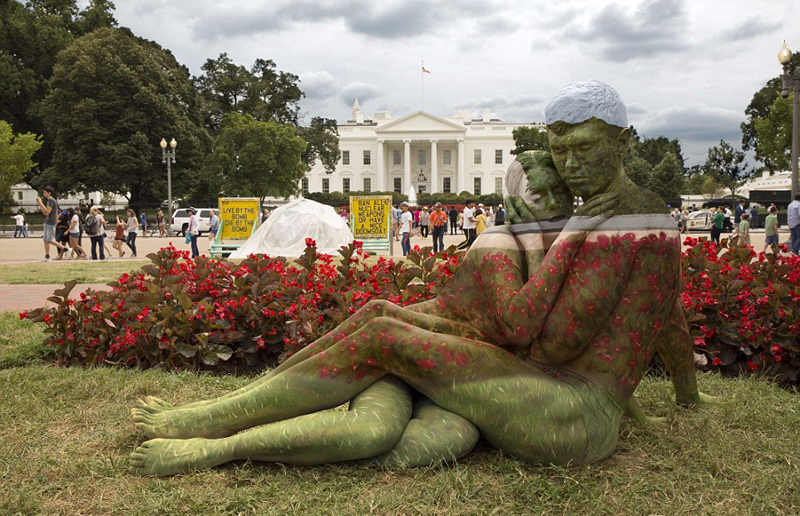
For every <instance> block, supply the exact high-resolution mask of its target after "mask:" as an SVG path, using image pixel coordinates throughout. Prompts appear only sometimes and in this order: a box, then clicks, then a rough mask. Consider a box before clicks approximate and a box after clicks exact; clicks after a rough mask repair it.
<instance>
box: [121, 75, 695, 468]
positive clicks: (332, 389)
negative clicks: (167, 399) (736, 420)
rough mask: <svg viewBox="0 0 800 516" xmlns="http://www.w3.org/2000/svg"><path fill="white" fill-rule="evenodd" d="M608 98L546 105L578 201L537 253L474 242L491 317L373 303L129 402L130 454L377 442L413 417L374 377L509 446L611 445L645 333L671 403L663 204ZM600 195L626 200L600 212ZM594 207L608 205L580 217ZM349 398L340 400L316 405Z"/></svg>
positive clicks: (144, 461)
mask: <svg viewBox="0 0 800 516" xmlns="http://www.w3.org/2000/svg"><path fill="white" fill-rule="evenodd" d="M601 86H602V87H605V86H604V85H601ZM605 88H607V87H605ZM611 91H612V92H613V90H611ZM591 93H592V92H589V94H591ZM602 93H603V95H606V94H607V91H603V92H602ZM614 95H616V92H614ZM585 96H586V92H583V91H578V95H577V97H578V98H579V100H580V98H581V97H585ZM575 97H576V96H575V95H574V94H573V99H574V98H575ZM567 100H568V101H570V99H569V98H568V99H567ZM558 101H559V99H558V96H557V97H556V99H554V102H555V103H556V107H558ZM614 102H616V104H614V105H612V109H616V108H618V107H619V106H620V105H621V102H619V101H618V98H615V99H614ZM552 106H553V103H551V106H549V107H548V109H550V107H552ZM622 109H623V116H624V106H622ZM567 111H569V110H567ZM607 111H608V108H607V106H602V105H601V106H600V107H599V108H596V107H595V109H594V111H592V113H591V116H589V117H586V118H583V119H581V120H572V119H570V118H569V117H570V116H571V115H569V112H568V115H569V116H566V117H563V118H559V119H558V120H554V119H550V118H548V128H549V131H550V138H551V147H552V148H553V161H554V164H555V168H556V169H557V171H558V173H559V174H560V176H561V178H562V179H563V180H564V181H565V182H566V184H567V186H569V188H570V190H571V191H572V193H574V194H576V195H579V196H581V197H582V199H583V200H584V205H583V206H584V207H583V208H582V209H583V210H584V211H583V212H579V213H578V214H577V216H575V217H573V218H572V219H570V221H569V223H568V224H567V225H566V227H565V228H564V230H563V231H562V232H561V233H560V234H559V235H558V237H557V239H556V240H555V243H554V244H553V246H552V247H551V248H550V250H549V251H548V252H547V253H546V254H545V253H544V252H543V251H542V252H539V256H542V260H541V263H540V264H539V265H538V266H536V265H535V263H533V262H532V261H530V260H529V261H528V262H527V263H525V262H523V263H520V261H516V262H515V260H514V259H512V258H510V257H509V256H508V253H492V252H491V251H487V252H484V253H481V254H480V255H476V256H480V260H481V261H482V262H483V264H484V266H486V267H491V270H490V271H489V273H488V274H486V275H485V276H481V275H478V276H476V277H475V281H476V285H475V286H476V287H480V290H481V292H482V293H483V294H484V295H485V296H486V300H487V302H489V303H490V305H491V306H492V310H491V311H490V313H492V316H491V317H488V318H487V319H485V320H470V321H469V324H467V323H463V322H459V321H457V320H453V319H463V317H455V318H448V317H441V316H436V315H432V314H429V313H423V312H425V311H426V310H425V309H424V307H420V309H419V310H417V311H416V312H414V311H413V310H402V309H398V308H397V307H390V306H386V305H387V304H380V303H378V304H373V305H371V306H369V307H368V308H367V309H365V310H363V312H362V313H359V314H356V315H355V316H354V317H353V318H351V319H350V320H348V321H345V323H343V325H341V326H340V327H339V328H337V329H336V330H334V331H333V332H331V333H330V334H328V335H326V336H325V337H323V338H322V339H320V340H319V341H317V343H315V347H316V348H317V349H316V350H315V349H314V348H311V349H310V351H309V352H308V353H302V354H301V353H298V355H296V359H295V360H291V359H290V361H287V363H285V364H284V366H285V367H284V366H282V367H281V368H279V370H276V371H275V373H274V374H271V375H268V376H267V377H265V379H262V380H259V381H258V382H257V383H256V384H254V385H253V386H252V387H251V388H246V389H243V390H242V391H237V393H234V394H232V395H230V396H226V397H223V398H221V399H218V400H215V401H213V402H210V403H205V404H198V405H194V406H189V407H182V408H178V409H174V410H160V408H159V402H157V401H150V402H145V403H143V404H142V406H141V407H140V408H136V409H134V410H133V412H134V421H135V422H136V426H137V428H138V429H140V430H142V431H144V433H145V434H146V435H147V436H148V437H155V438H156V439H153V440H151V441H148V442H146V443H144V444H143V445H142V446H141V447H140V448H138V449H137V450H136V451H135V452H134V454H133V458H132V463H133V467H134V468H135V469H136V470H137V471H139V472H141V473H153V474H171V473H175V472H179V471H185V470H188V469H193V468H199V467H207V466H213V465H216V464H221V463H224V462H227V461H230V460H236V459H244V458H249V459H254V460H274V461H282V462H292V463H298V464H310V463H321V462H327V461H333V460H346V459H353V458H363V457H370V456H376V455H380V454H382V453H386V452H387V451H389V450H391V448H392V447H393V446H395V445H396V444H397V442H398V440H399V438H400V436H401V435H402V432H403V430H404V429H405V425H406V424H407V422H408V419H409V418H410V416H411V404H410V401H404V400H407V391H406V390H405V389H406V388H405V387H404V386H403V384H402V383H401V382H398V381H397V380H395V379H390V378H387V375H393V376H395V377H398V378H400V379H402V380H403V381H404V382H405V383H407V384H408V385H411V386H412V387H414V388H415V389H416V390H417V391H419V392H421V393H422V394H424V395H425V396H427V397H428V398H430V399H431V400H433V402H434V403H435V404H436V405H437V406H438V407H442V408H444V409H447V410H449V411H451V412H453V413H455V414H458V415H459V416H461V417H463V418H464V419H466V420H467V421H469V422H470V423H472V424H474V425H475V426H477V428H478V429H480V432H481V433H482V434H483V435H484V436H485V437H486V438H487V439H488V440H489V441H490V442H492V443H493V444H495V445H496V446H497V447H499V448H501V449H503V450H505V451H507V452H508V453H511V454H512V455H515V456H517V457H519V458H521V459H523V460H528V461H534V462H552V463H557V464H568V463H581V462H591V461H594V460H598V459H600V458H603V457H605V456H607V455H608V454H610V453H611V451H612V450H613V447H614V443H615V442H616V437H617V429H618V423H619V416H620V415H621V412H622V409H621V407H622V405H623V404H625V403H627V402H628V401H629V400H630V399H631V395H632V392H633V390H634V389H635V387H636V385H637V384H638V381H639V379H640V378H641V375H642V374H643V372H644V368H645V367H646V365H647V361H648V357H649V356H650V354H651V353H652V352H653V351H655V350H656V349H658V350H659V351H660V352H662V356H664V355H665V354H666V356H664V359H665V361H666V362H667V365H668V367H670V370H671V371H672V372H673V381H674V382H675V386H676V391H677V393H678V401H679V402H681V403H695V402H697V401H699V394H698V393H697V390H696V386H695V384H694V376H693V364H692V362H691V358H692V357H691V346H672V347H667V346H663V344H664V343H665V342H668V339H666V338H664V337H665V336H667V335H668V334H667V332H673V333H680V330H681V329H682V326H681V320H679V318H676V316H675V309H677V303H676V296H677V288H678V282H679V279H680V276H679V274H680V270H679V243H678V241H677V233H676V235H671V234H670V230H672V232H675V231H674V230H675V228H674V224H671V223H669V222H670V221H669V220H668V217H666V218H667V223H666V224H665V223H663V221H661V220H660V219H659V216H657V215H648V214H646V213H645V214H642V213H641V206H647V207H648V208H650V209H651V210H653V211H655V210H658V208H659V207H660V206H659V203H660V202H661V201H660V199H658V198H657V197H655V196H654V195H653V194H651V193H650V192H647V191H645V190H642V189H640V188H638V187H637V186H636V185H634V184H633V183H631V182H630V181H629V180H628V179H627V177H625V175H624V171H623V170H622V156H623V155H624V151H625V146H626V145H627V138H628V136H629V135H628V132H627V129H626V128H625V126H626V125H627V123H626V122H625V123H622V124H618V123H614V122H616V121H618V119H617V118H614V117H613V116H611V117H609V116H608V113H607ZM612 114H613V113H612ZM606 118H612V121H611V122H609V121H606ZM559 122H560V123H559ZM589 179H591V181H590V180H589ZM510 204H511V208H512V209H513V210H514V212H515V213H514V216H513V217H512V213H511V209H510V210H509V219H510V220H511V219H512V218H514V217H516V218H517V219H520V218H521V219H526V218H527V219H529V220H531V222H533V217H532V216H531V215H532V214H530V213H529V211H530V210H528V209H526V206H525V204H524V203H522V202H516V203H515V202H511V203H510ZM592 210H595V212H596V213H595V212H593V211H592ZM615 210H616V213H620V212H621V213H622V214H623V215H622V216H620V215H617V216H615V217H611V218H608V215H611V214H613V213H614V211H615ZM597 213H599V214H605V215H606V217H599V216H595V217H589V216H586V215H595V214H597ZM631 217H632V218H631ZM539 226H540V228H539V230H538V231H537V230H536V229H535V228H534V227H533V226H531V225H528V227H522V230H520V227H521V226H519V225H518V226H517V230H518V233H519V235H518V236H519V238H520V239H522V240H528V241H537V242H539V245H538V247H537V246H532V248H534V249H537V248H538V249H542V250H544V249H546V248H547V246H546V245H545V244H544V243H542V241H543V240H544V235H545V232H543V231H542V230H541V224H540V225H539ZM498 229H499V228H498ZM527 247H528V246H527V244H526V248H527ZM537 252H538V251H537ZM528 254H530V253H528ZM526 258H527V257H526ZM523 267H525V268H526V269H527V271H526V272H527V274H525V273H524V271H523ZM457 297H458V296H456V298H457ZM454 301H455V302H456V303H459V302H463V300H459V299H455V298H454ZM439 306H440V307H441V306H443V305H439ZM450 307H452V303H450V304H448V303H444V308H450ZM396 310H400V311H396ZM455 310H456V312H457V311H458V310H459V309H458V308H456V309H455ZM467 312H468V313H471V314H473V315H474V313H475V312H470V311H469V310H467ZM359 318H360V319H359ZM476 330H477V331H476ZM672 342H674V341H672ZM504 347H505V348H511V349H513V350H515V353H509V351H508V350H507V349H504ZM662 348H664V349H662ZM320 349H323V350H324V351H319V350H320ZM675 350H677V351H675ZM687 353H688V355H687ZM525 355H528V356H529V357H530V358H529V359H526V358H524V357H525ZM293 358H294V357H293ZM687 359H688V360H687ZM370 386H373V387H372V389H369V387H370ZM298 393H302V394H301V395H299V396H298ZM354 398H355V399H354ZM351 399H352V400H353V402H352V404H351V409H352V410H351V411H350V412H326V413H316V412H317V411H319V410H322V409H326V408H330V407H333V406H335V405H338V404H340V403H342V402H345V401H347V400H351ZM387 400H391V402H387ZM162 408H163V407H162ZM290 418H293V419H290ZM266 423H273V424H267V425H266V426H262V427H258V428H254V427H257V426H258V425H264V424H266ZM236 432H241V433H238V434H235V433H236ZM231 434H235V435H231ZM225 436H230V437H225ZM160 437H163V438H166V439H159V438H160Z"/></svg>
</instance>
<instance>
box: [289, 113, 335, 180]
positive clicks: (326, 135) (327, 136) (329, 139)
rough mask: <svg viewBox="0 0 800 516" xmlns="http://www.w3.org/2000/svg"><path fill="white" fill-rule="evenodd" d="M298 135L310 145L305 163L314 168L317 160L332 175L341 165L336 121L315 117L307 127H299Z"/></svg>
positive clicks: (305, 154)
mask: <svg viewBox="0 0 800 516" xmlns="http://www.w3.org/2000/svg"><path fill="white" fill-rule="evenodd" d="M297 133H298V135H299V136H300V137H301V138H303V139H304V140H305V141H306V142H307V143H308V144H307V146H306V150H305V151H304V152H303V161H304V162H305V163H306V164H307V165H308V166H309V167H312V166H313V165H314V162H315V161H316V160H319V161H320V162H321V163H322V166H323V167H325V171H326V172H327V173H328V174H332V173H333V171H334V170H336V165H337V163H339V155H340V152H339V129H338V127H337V124H336V120H332V119H330V118H322V117H319V116H317V117H314V118H312V119H311V123H310V124H309V125H308V126H307V127H298V128H297Z"/></svg>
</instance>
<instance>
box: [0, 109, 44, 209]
mask: <svg viewBox="0 0 800 516" xmlns="http://www.w3.org/2000/svg"><path fill="white" fill-rule="evenodd" d="M41 146H42V138H41V136H37V135H35V134H31V133H25V134H16V135H15V134H14V131H13V129H12V128H11V125H10V124H8V123H7V122H3V121H2V120H0V212H3V211H5V210H6V209H7V208H8V207H10V206H12V205H13V203H14V201H13V199H12V198H11V187H12V186H14V185H15V184H17V183H19V182H20V181H22V178H23V174H24V173H25V172H27V171H28V170H30V169H31V168H33V167H34V166H35V165H36V163H35V162H34V161H33V155H34V154H35V153H36V151H38V150H39V148H40V147H41Z"/></svg>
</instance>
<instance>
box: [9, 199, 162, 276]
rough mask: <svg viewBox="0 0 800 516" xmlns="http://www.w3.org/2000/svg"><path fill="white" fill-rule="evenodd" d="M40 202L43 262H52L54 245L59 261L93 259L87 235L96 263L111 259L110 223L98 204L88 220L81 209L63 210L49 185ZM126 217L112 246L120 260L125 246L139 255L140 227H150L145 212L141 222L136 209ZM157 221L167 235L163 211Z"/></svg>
mask: <svg viewBox="0 0 800 516" xmlns="http://www.w3.org/2000/svg"><path fill="white" fill-rule="evenodd" d="M36 203H37V204H38V206H39V210H40V211H41V212H42V215H43V216H44V224H43V234H42V239H43V241H44V253H45V256H44V259H43V260H42V261H45V262H49V261H50V260H51V256H50V246H53V247H55V248H56V251H57V253H58V254H57V255H56V256H54V257H53V259H55V260H61V259H65V258H66V259H85V260H86V259H89V253H87V252H86V249H84V246H83V236H84V235H86V236H87V237H89V240H90V242H91V258H92V260H98V259H99V260H109V259H111V257H112V252H111V250H110V249H109V248H108V245H107V243H106V230H107V226H108V224H109V222H108V221H106V219H105V217H104V216H103V212H102V210H101V209H100V207H99V206H97V205H95V206H92V207H91V208H89V213H88V214H87V215H86V217H84V216H83V213H82V211H81V208H80V207H77V208H67V209H66V210H61V209H60V207H59V205H58V201H57V200H56V198H55V197H54V190H53V188H52V187H51V186H45V187H44V188H43V189H42V196H41V197H37V198H36ZM126 215H127V219H123V217H121V216H119V215H117V216H116V223H115V226H114V241H113V243H112V244H111V246H112V247H113V248H114V249H115V250H116V251H117V252H118V253H119V257H120V258H122V257H123V256H125V251H124V250H123V247H122V246H123V244H125V245H127V247H128V248H129V249H130V251H131V256H132V257H135V256H136V237H137V235H138V234H139V232H140V227H147V226H146V224H147V219H146V215H145V214H144V213H142V215H141V219H140V218H139V217H137V216H136V212H135V211H134V210H132V209H128V210H127V213H126ZM156 219H157V221H158V228H159V233H160V234H162V236H165V235H166V230H165V218H164V214H163V212H162V211H161V210H158V214H157V217H156ZM140 221H141V222H140ZM141 224H144V226H141ZM15 236H16V234H15ZM25 236H27V234H26V235H25Z"/></svg>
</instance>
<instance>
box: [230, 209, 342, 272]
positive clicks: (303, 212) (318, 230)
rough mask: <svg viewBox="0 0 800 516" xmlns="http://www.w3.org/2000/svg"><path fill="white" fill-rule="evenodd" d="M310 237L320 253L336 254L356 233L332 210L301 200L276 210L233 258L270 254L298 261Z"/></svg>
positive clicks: (235, 252)
mask: <svg viewBox="0 0 800 516" xmlns="http://www.w3.org/2000/svg"><path fill="white" fill-rule="evenodd" d="M306 238H311V239H313V240H314V241H315V242H316V243H317V252H319V253H324V254H336V253H337V251H338V250H339V248H340V247H342V246H343V245H347V244H349V243H351V242H352V241H353V233H352V232H351V231H350V228H349V227H347V223H346V222H345V221H344V219H342V217H341V216H340V215H339V214H337V213H336V211H335V210H334V209H333V208H332V207H330V206H327V205H325V204H320V203H318V202H314V201H309V200H308V199H303V198H300V199H295V200H293V201H291V202H289V203H287V204H284V205H283V206H281V207H280V208H277V209H275V210H274V211H273V212H272V214H271V215H270V216H269V218H268V219H267V220H266V222H264V223H263V224H262V225H261V227H259V228H258V229H256V232H255V233H254V234H253V236H251V237H250V238H248V239H247V241H246V242H245V243H244V244H242V246H241V247H239V249H237V250H236V251H234V252H233V253H231V256H230V257H231V258H246V257H248V256H249V255H251V254H266V255H269V256H286V257H288V258H296V257H298V256H300V255H301V254H303V251H304V250H305V248H306Z"/></svg>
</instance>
